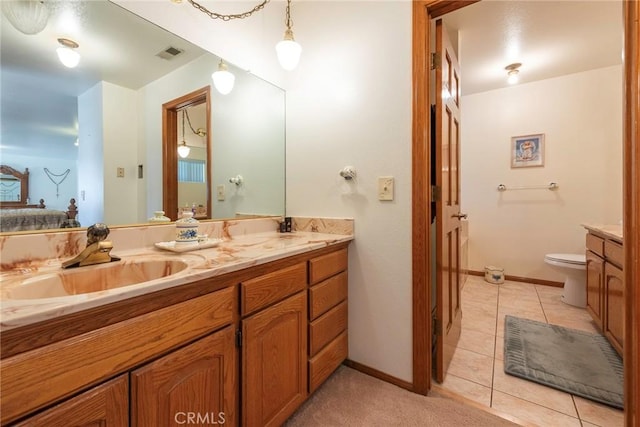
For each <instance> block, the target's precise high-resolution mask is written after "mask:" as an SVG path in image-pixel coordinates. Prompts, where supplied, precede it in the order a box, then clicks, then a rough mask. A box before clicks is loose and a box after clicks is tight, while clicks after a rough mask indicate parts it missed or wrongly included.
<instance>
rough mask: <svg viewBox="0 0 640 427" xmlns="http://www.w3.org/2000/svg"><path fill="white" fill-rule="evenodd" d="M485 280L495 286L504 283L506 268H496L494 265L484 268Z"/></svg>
mask: <svg viewBox="0 0 640 427" xmlns="http://www.w3.org/2000/svg"><path fill="white" fill-rule="evenodd" d="M484 280H485V282H489V283H493V284H494V285H498V284H500V283H504V268H500V267H494V266H493V265H488V266H486V267H485V268H484Z"/></svg>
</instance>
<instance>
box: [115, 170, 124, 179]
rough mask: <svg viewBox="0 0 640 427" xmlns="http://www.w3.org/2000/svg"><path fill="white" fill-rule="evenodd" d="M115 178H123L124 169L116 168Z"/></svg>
mask: <svg viewBox="0 0 640 427" xmlns="http://www.w3.org/2000/svg"><path fill="white" fill-rule="evenodd" d="M116 177H118V178H124V168H118V169H117V172H116Z"/></svg>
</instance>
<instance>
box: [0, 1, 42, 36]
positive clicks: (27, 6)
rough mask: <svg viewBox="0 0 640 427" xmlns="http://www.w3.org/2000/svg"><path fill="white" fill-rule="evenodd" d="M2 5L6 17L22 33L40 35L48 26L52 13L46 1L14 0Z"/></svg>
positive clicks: (3, 2)
mask: <svg viewBox="0 0 640 427" xmlns="http://www.w3.org/2000/svg"><path fill="white" fill-rule="evenodd" d="M0 3H2V13H4V16H6V17H7V19H8V20H9V22H10V23H11V25H13V27H14V28H15V29H16V30H18V31H20V32H21V33H24V34H29V35H31V34H38V33H39V32H40V31H42V30H44V27H46V26H47V22H48V21H49V15H50V13H51V11H50V9H49V7H48V5H47V4H46V2H44V1H41V0H12V1H1V2H0Z"/></svg>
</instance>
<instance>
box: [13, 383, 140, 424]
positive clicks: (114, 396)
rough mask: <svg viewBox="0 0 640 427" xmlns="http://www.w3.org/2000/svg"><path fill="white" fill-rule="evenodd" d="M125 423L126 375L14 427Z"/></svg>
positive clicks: (127, 392)
mask: <svg viewBox="0 0 640 427" xmlns="http://www.w3.org/2000/svg"><path fill="white" fill-rule="evenodd" d="M128 424H129V391H128V383H127V377H126V375H121V376H119V377H117V378H115V379H113V380H111V381H107V382H106V383H104V384H101V385H99V386H97V387H94V388H92V389H91V390H88V391H86V392H84V393H82V394H80V395H78V396H76V397H74V398H71V399H69V400H66V401H64V402H62V403H61V404H59V405H56V406H54V407H53V408H51V409H48V410H46V411H44V412H42V413H40V414H38V415H35V416H33V417H31V418H29V419H27V420H26V421H23V422H21V423H18V424H16V427H17V426H47V427H69V426H77V427H81V426H82V427H89V426H95V427H98V426H99V427H122V426H126V425H128Z"/></svg>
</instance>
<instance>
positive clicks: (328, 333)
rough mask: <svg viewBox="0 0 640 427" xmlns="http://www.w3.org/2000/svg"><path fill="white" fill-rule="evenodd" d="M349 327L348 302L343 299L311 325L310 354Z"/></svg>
mask: <svg viewBox="0 0 640 427" xmlns="http://www.w3.org/2000/svg"><path fill="white" fill-rule="evenodd" d="M345 329H347V302H346V301H343V302H342V303H340V304H339V305H337V306H336V307H334V308H332V309H331V310H329V311H328V312H327V313H326V314H325V315H323V316H321V317H319V318H318V319H317V320H315V321H313V322H311V324H310V325H309V355H310V356H314V355H315V354H316V353H317V352H318V351H320V350H321V349H322V347H324V346H325V345H327V344H328V343H329V342H330V341H331V340H332V339H334V338H335V337H337V336H338V335H340V333H341V332H342V331H344V330H345Z"/></svg>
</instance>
